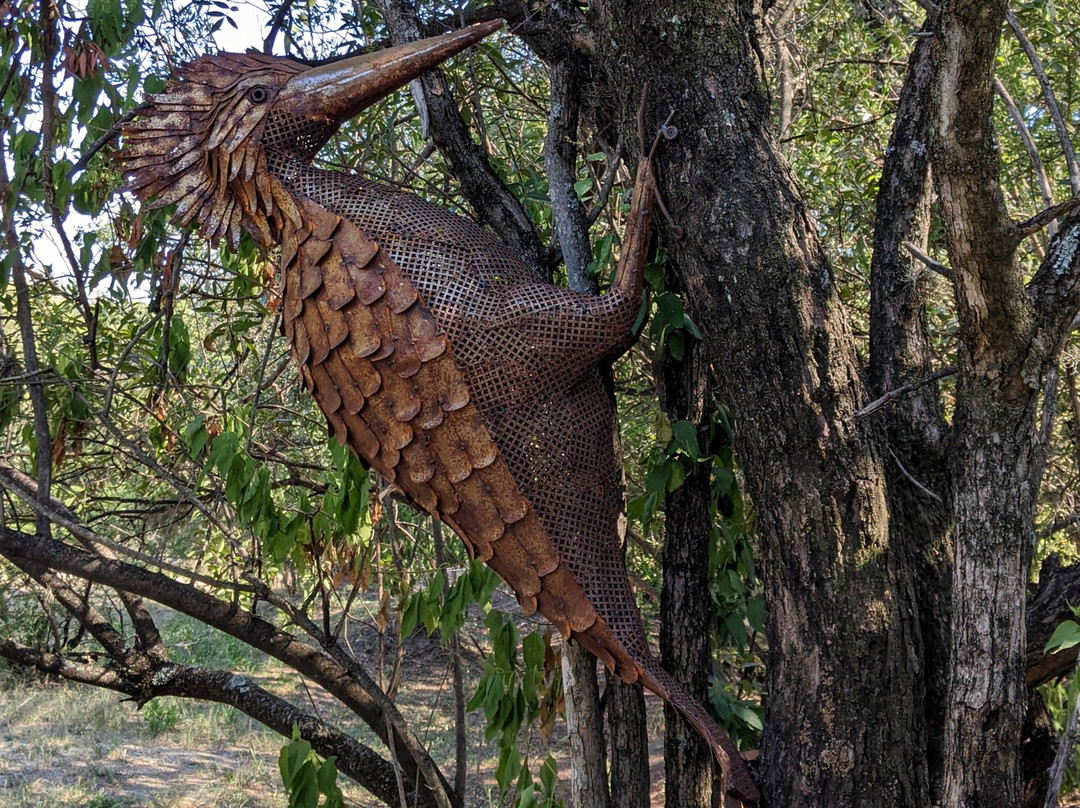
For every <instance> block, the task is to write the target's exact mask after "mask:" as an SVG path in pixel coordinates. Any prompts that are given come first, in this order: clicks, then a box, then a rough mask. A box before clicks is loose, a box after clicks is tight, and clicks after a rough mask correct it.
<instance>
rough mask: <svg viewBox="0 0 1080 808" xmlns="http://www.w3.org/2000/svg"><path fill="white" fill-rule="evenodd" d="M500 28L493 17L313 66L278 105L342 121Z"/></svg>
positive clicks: (294, 81) (288, 86) (282, 95)
mask: <svg viewBox="0 0 1080 808" xmlns="http://www.w3.org/2000/svg"><path fill="white" fill-rule="evenodd" d="M500 27H502V22H501V21H500V20H491V21H490V22H482V23H477V24H476V25H471V26H469V27H468V28H462V29H461V30H459V31H454V32H453V33H450V34H444V35H442V36H436V37H430V38H429V39H420V40H417V41H416V42H410V43H409V44H407V45H399V46H398V47H396V48H387V49H386V50H381V51H375V52H373V53H365V54H363V55H361V56H354V57H353V58H351V59H343V60H342V61H340V62H332V63H330V64H328V65H322V66H321V67H313V68H312V69H311V70H306V71H304V72H303V73H300V74H298V75H297V76H295V77H294V78H292V79H290V80H289V82H288V84H286V85H285V86H284V87H283V88H282V90H281V93H280V94H279V95H278V97H277V100H276V102H275V106H277V105H281V106H284V107H285V108H286V109H290V110H292V111H294V112H295V113H297V114H300V115H303V116H304V117H305V118H308V117H310V118H321V119H323V120H331V121H335V122H337V123H343V122H345V121H347V120H349V119H350V118H352V117H354V116H355V115H357V114H358V113H359V112H360V111H361V110H363V109H365V108H367V107H369V106H371V105H372V104H374V103H375V102H376V101H378V100H380V99H381V98H385V97H386V96H388V95H389V94H390V93H392V92H393V91H394V90H396V89H398V88H399V87H401V86H403V85H405V84H408V83H409V82H410V81H412V80H413V79H415V78H416V77H417V76H420V75H422V74H423V73H426V72H427V71H428V70H431V69H432V68H433V67H436V66H437V65H438V64H440V63H441V62H443V61H445V60H446V59H449V58H450V57H451V56H453V55H454V54H455V53H458V52H460V51H463V50H465V48H467V47H469V46H470V45H474V44H476V43H477V42H479V41H480V40H481V39H483V38H484V37H486V36H487V35H488V34H490V33H492V32H493V31H496V30H498V29H499V28H500Z"/></svg>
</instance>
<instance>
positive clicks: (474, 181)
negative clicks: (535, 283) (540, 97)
mask: <svg viewBox="0 0 1080 808" xmlns="http://www.w3.org/2000/svg"><path fill="white" fill-rule="evenodd" d="M377 5H378V6H379V10H380V11H381V12H382V14H383V17H384V19H385V20H386V23H387V27H388V28H389V29H390V36H391V39H392V40H393V42H394V44H395V45H400V44H402V43H405V42H412V41H414V40H416V39H419V38H420V30H421V26H420V23H419V21H418V20H417V17H416V11H415V8H414V7H413V6H412V4H411V3H410V2H409V1H408V0H378V3H377ZM418 82H419V84H420V86H421V87H422V89H423V92H422V96H423V100H424V103H425V104H426V106H427V109H428V113H429V115H430V120H431V136H432V139H433V140H434V141H435V145H436V146H438V147H439V151H440V152H442V154H443V157H445V158H446V163H447V165H448V166H449V167H450V170H451V171H452V172H453V174H454V176H455V177H456V178H457V180H458V182H459V183H460V185H461V192H462V193H463V194H464V195H465V197H466V198H467V199H468V200H469V202H470V204H472V206H473V208H474V209H475V210H476V214H477V217H478V218H479V219H480V221H481V223H483V224H487V225H490V226H491V227H492V228H493V229H494V230H495V232H496V233H498V234H499V236H500V237H501V238H502V239H503V241H505V242H506V243H507V244H508V245H509V246H510V247H511V248H512V249H513V250H514V252H516V253H517V255H518V256H520V257H521V259H522V260H523V261H524V262H525V263H526V264H527V265H528V266H530V267H532V268H533V269H534V270H536V272H537V273H538V274H539V275H540V277H544V278H549V277H550V276H551V255H550V252H549V250H548V249H547V248H545V247H544V245H543V244H542V243H541V241H540V237H539V235H537V233H536V228H535V226H534V225H533V222H532V220H531V219H529V216H528V214H527V213H526V212H525V208H524V207H522V205H521V203H520V202H519V201H518V200H517V198H516V197H515V196H514V195H513V194H512V193H510V191H509V189H508V188H507V187H506V184H505V183H504V182H503V181H502V179H500V177H499V176H498V175H497V174H496V173H495V171H494V169H493V168H492V167H491V164H490V163H489V162H488V160H487V159H486V158H485V156H484V154H483V152H482V151H481V149H480V147H478V146H477V145H476V143H474V142H473V140H472V137H471V136H470V134H469V130H468V127H467V126H466V124H465V122H464V120H462V117H461V114H460V113H459V112H458V108H457V103H456V102H455V101H454V96H453V94H452V93H451V92H450V87H449V85H448V84H447V83H446V79H445V78H444V77H443V73H442V71H441V70H432V71H430V72H428V73H426V74H424V76H422V77H421V78H420V79H418Z"/></svg>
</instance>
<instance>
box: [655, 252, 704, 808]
mask: <svg viewBox="0 0 1080 808" xmlns="http://www.w3.org/2000/svg"><path fill="white" fill-rule="evenodd" d="M669 269H670V267H669ZM669 274H670V273H669ZM675 280H676V278H675V277H672V281H675ZM676 288H677V287H673V288H672V290H673V291H674V290H675V289H676ZM688 342H689V345H687V346H686V348H685V353H684V356H683V359H682V361H676V360H675V359H674V358H672V357H671V356H670V354H668V355H667V356H665V357H664V361H663V362H662V365H661V374H662V379H661V383H662V395H661V404H662V406H663V407H664V410H665V412H666V413H667V416H668V418H670V419H671V420H672V421H677V420H683V419H685V420H689V421H692V422H693V423H695V424H701V425H703V426H700V427H699V428H698V434H697V439H698V446H699V447H700V449H701V452H702V454H703V455H709V454H712V451H713V449H712V442H711V440H710V437H709V416H710V415H711V412H710V410H711V408H712V403H713V401H712V396H711V394H710V391H709V389H708V386H709V365H708V362H707V360H706V358H705V352H704V349H703V346H702V345H701V344H700V343H697V342H694V341H691V340H688ZM711 497H712V472H711V467H710V465H709V464H708V463H699V464H698V465H697V466H696V468H695V469H694V472H693V473H692V474H689V475H687V477H686V479H685V480H684V481H683V484H682V486H680V487H679V488H678V489H676V490H675V491H672V492H671V493H669V494H668V495H667V497H666V499H665V503H664V514H665V522H664V557H663V567H664V585H663V590H662V592H661V600H660V659H661V661H662V662H663V663H664V667H665V668H667V669H668V670H669V671H671V672H672V674H673V675H674V676H675V678H676V679H678V680H679V681H680V682H682V684H684V685H686V688H687V690H688V691H689V693H690V694H691V695H692V696H694V697H695V698H697V699H699V700H700V701H701V702H702V703H708V690H709V671H710V669H711V666H712V654H711V650H712V649H711V646H710V642H709V639H710V638H709V634H710V632H709V617H710V612H711V605H712V604H711V601H710V598H709V565H708V563H707V559H708V558H709V541H710V537H711V530H712V524H711V522H712V509H711V507H710V499H711ZM712 790H713V789H712V754H711V752H710V751H709V747H708V746H707V745H706V744H705V742H704V741H702V740H701V738H700V736H698V734H697V733H696V732H695V731H694V730H693V728H692V727H690V726H689V725H688V724H687V723H686V722H685V721H683V719H682V718H681V717H680V716H679V714H678V713H677V712H676V711H675V710H673V709H670V708H669V707H666V706H665V708H664V804H665V805H666V806H667V808H709V806H710V805H711V804H712Z"/></svg>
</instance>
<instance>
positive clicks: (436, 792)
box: [0, 527, 453, 808]
mask: <svg viewBox="0 0 1080 808" xmlns="http://www.w3.org/2000/svg"><path fill="white" fill-rule="evenodd" d="M0 555H4V556H5V557H7V558H8V559H9V560H11V561H12V562H15V561H16V560H19V561H29V562H32V563H37V564H42V565H47V566H48V567H50V568H51V569H53V570H56V571H57V572H64V573H68V574H70V575H75V576H77V577H79V578H82V579H84V580H87V581H93V582H95V583H99V584H104V585H106V586H110V587H113V588H114V589H118V590H126V591H128V592H132V593H134V594H138V595H141V596H142V597H145V598H148V599H150V600H153V601H156V602H157V603H161V604H162V605H165V606H168V607H170V608H172V609H175V610H176V611H178V612H181V613H183V614H186V615H188V616H190V617H193V618H195V619H196V620H199V621H200V622H202V623H205V624H207V625H209V626H212V627H213V628H216V629H218V630H219V631H223V632H225V633H226V634H229V635H231V636H233V637H236V638H237V639H239V640H242V641H243V642H245V643H247V644H248V645H250V646H252V647H253V648H257V649H258V650H260V651H263V652H264V653H266V654H269V655H270V656H272V657H274V658H275V659H277V660H280V661H281V662H284V663H285V664H286V665H288V666H289V667H291V668H293V669H294V670H296V671H297V672H298V673H300V674H302V675H303V676H306V677H308V678H309V679H311V680H312V681H314V682H316V683H318V684H319V685H320V686H321V687H322V688H323V689H325V690H326V691H327V692H329V693H330V694H331V695H333V696H334V697H335V698H337V699H338V700H339V701H340V702H341V703H342V704H344V705H345V706H347V707H348V708H349V709H350V710H352V711H353V712H354V713H356V715H357V716H359V717H360V718H361V719H362V720H363V721H364V723H366V724H367V725H368V726H369V727H371V728H372V730H374V731H375V733H376V734H377V735H378V736H379V737H380V738H382V739H383V741H384V742H386V741H387V740H388V736H387V734H386V725H385V721H386V717H387V715H389V716H390V718H391V720H392V721H393V723H394V727H395V738H396V740H397V741H398V743H397V748H396V750H395V751H396V753H397V754H398V755H399V756H400V758H401V760H402V764H403V765H404V766H406V771H407V773H408V774H409V776H410V777H414V776H420V772H419V768H420V765H419V761H417V759H416V758H417V757H420V758H421V759H422V761H423V767H424V770H425V771H426V772H428V773H430V772H432V771H434V772H435V773H438V768H437V767H436V766H435V763H434V761H432V760H431V758H430V756H429V755H428V754H427V752H426V750H425V749H424V747H423V745H422V744H421V743H420V741H419V740H418V739H417V738H416V737H415V736H414V735H413V734H412V733H411V732H410V731H409V730H408V728H407V726H406V725H405V722H404V720H403V719H402V718H401V716H400V714H398V712H397V710H396V708H393V710H392V711H388V710H387V709H386V704H387V703H388V700H387V699H386V695H385V694H384V693H383V692H382V691H381V690H380V689H379V688H378V686H377V685H376V684H375V683H374V681H373V680H372V679H371V677H370V676H368V675H367V674H366V672H364V671H363V669H362V668H360V667H359V666H358V665H357V664H356V663H355V661H352V663H351V665H350V667H345V666H344V665H342V664H341V662H340V661H338V660H337V659H332V658H331V657H330V656H328V655H327V654H325V653H322V652H320V651H319V650H318V649H316V648H313V647H312V646H311V645H309V644H308V643H305V642H303V641H301V640H299V639H297V638H296V637H295V636H293V635H292V634H289V633H288V632H285V631H281V630H280V629H278V628H277V627H276V626H274V625H273V624H272V623H270V622H268V621H266V620H263V619H262V618H261V617H258V616H257V615H254V614H250V613H248V612H244V611H241V610H239V609H237V607H236V604H235V603H232V602H227V601H223V600H219V599H217V598H215V597H212V596H211V595H208V594H206V593H204V592H201V591H199V590H197V589H195V588H194V587H192V586H191V585H189V584H182V583H179V582H178V581H175V580H173V579H172V578H169V577H168V576H165V575H162V574H160V573H155V572H149V571H147V570H144V569H142V568H140V567H136V566H134V565H131V564H126V563H123V562H119V561H113V560H110V559H104V558H100V557H97V556H94V555H92V554H90V553H88V552H86V551H84V550H79V549H77V548H75V547H72V546H70V545H67V544H64V543H63V542H59V541H56V540H54V539H47V538H45V537H43V536H31V535H29V534H26V533H20V532H17V531H14V530H11V529H9V528H3V527H0ZM361 672H362V674H363V675H362V676H361V675H359V674H360V673H361ZM390 706H391V707H392V705H390ZM402 736H407V737H408V739H409V740H408V743H403V742H402ZM420 779H421V780H422V781H423V783H424V786H425V791H424V798H425V801H427V797H428V795H430V804H433V805H436V806H438V808H453V800H452V799H451V797H450V796H449V794H448V788H447V786H446V784H445V781H444V780H443V778H442V777H441V774H440V775H438V776H437V777H434V778H433V779H432V778H431V777H429V776H428V775H427V774H425V775H424V776H422V777H421V778H420Z"/></svg>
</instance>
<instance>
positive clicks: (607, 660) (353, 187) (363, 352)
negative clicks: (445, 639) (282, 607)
mask: <svg viewBox="0 0 1080 808" xmlns="http://www.w3.org/2000/svg"><path fill="white" fill-rule="evenodd" d="M498 27H499V23H498V22H492V23H483V24H480V25H476V26H473V27H471V28H467V29H463V30H461V31H457V32H454V33H451V34H447V35H445V36H441V37H435V38H432V39H428V40H421V41H418V42H415V43H412V44H409V45H404V46H400V47H396V48H390V49H387V50H383V51H378V52H374V53H370V54H365V55H362V56H358V57H355V58H351V59H347V60H343V61H339V62H334V63H331V64H329V65H324V66H320V67H314V68H311V67H308V66H306V65H303V64H301V63H299V62H296V61H293V60H290V59H287V58H279V57H273V56H264V55H260V54H255V53H249V54H245V55H235V54H220V55H217V56H210V57H204V58H201V59H198V60H196V61H194V62H192V63H190V64H188V65H186V66H184V67H182V68H180V69H179V71H178V72H177V74H176V76H175V77H174V78H173V79H172V80H171V81H170V82H169V83H168V84H167V86H166V88H165V90H164V92H162V93H160V94H157V95H153V96H150V97H149V98H148V99H147V100H146V102H145V103H144V104H143V105H142V107H141V108H140V110H139V114H138V117H137V118H136V119H135V120H134V122H131V123H128V124H126V125H125V127H124V129H123V138H124V144H123V149H122V150H121V151H120V152H119V153H118V155H117V161H118V164H119V166H120V168H121V170H122V171H123V172H124V174H125V175H126V176H127V178H128V187H129V188H130V189H131V190H132V191H133V192H134V193H135V194H136V195H137V196H138V197H139V198H140V199H142V200H148V201H151V203H152V204H153V205H154V206H158V207H160V206H165V205H170V204H175V205H176V213H175V216H174V221H175V222H176V223H177V224H178V225H179V226H181V227H187V226H194V225H197V226H198V228H199V232H200V233H201V235H202V236H204V237H206V238H207V239H209V240H210V241H212V242H217V241H220V240H221V239H225V240H226V241H227V243H228V244H229V245H230V246H232V247H233V248H235V247H236V246H237V243H238V240H239V236H240V228H242V227H243V228H246V229H247V230H248V231H249V232H250V233H251V234H252V236H253V237H254V238H255V239H256V241H258V243H259V244H260V245H261V246H262V247H263V248H264V249H267V250H270V249H271V248H274V247H278V246H280V249H281V260H280V268H281V280H282V283H283V325H282V328H283V331H284V333H285V336H286V338H287V339H288V340H289V343H290V346H291V350H292V354H293V356H294V358H295V360H296V363H297V365H298V366H299V369H300V374H301V376H302V378H303V381H304V384H305V385H306V386H307V389H308V390H309V391H310V392H311V393H312V395H314V397H315V399H316V401H317V402H318V404H319V407H320V408H321V409H322V411H323V413H324V414H325V416H326V418H327V421H328V422H329V425H330V428H331V430H332V431H333V433H334V434H335V435H336V436H337V438H338V439H339V440H340V441H341V442H343V443H347V444H348V445H349V446H350V447H352V449H353V450H354V451H355V452H356V453H357V455H359V456H360V458H361V459H363V460H364V461H365V462H366V463H367V464H369V465H370V466H371V467H372V468H374V469H376V470H377V471H378V472H379V473H380V474H381V475H382V476H383V477H384V478H385V479H387V480H389V481H390V482H392V483H394V484H395V485H396V486H397V487H398V488H399V489H400V490H401V491H402V492H403V493H404V494H405V496H406V497H408V499H409V500H410V501H411V502H413V503H414V504H415V505H416V506H417V507H418V508H421V509H423V510H424V511H426V512H428V513H430V514H433V515H435V516H437V517H438V518H439V519H441V520H443V521H444V522H445V523H446V524H448V525H450V526H451V527H452V528H453V529H454V530H455V531H456V532H457V534H458V535H459V536H460V537H461V538H462V540H463V541H464V542H465V544H466V546H467V548H468V550H469V552H470V553H471V554H473V555H474V556H478V557H479V558H481V559H482V560H484V561H486V562H487V563H488V564H489V565H490V566H491V567H492V568H493V569H494V570H495V571H496V572H497V573H498V574H499V575H500V576H501V577H502V578H503V579H504V580H505V581H506V582H507V583H508V584H509V585H510V586H511V587H512V588H513V590H514V592H515V593H516V595H517V597H518V600H519V601H520V603H521V607H522V609H523V611H524V612H525V613H526V614H531V613H533V612H535V611H537V610H539V611H540V612H541V613H542V614H543V615H544V616H545V617H546V618H547V619H548V620H550V621H551V622H552V623H553V624H554V625H555V626H557V627H558V629H559V630H560V631H561V632H562V633H563V635H564V636H566V637H570V638H573V639H575V640H576V641H578V642H580V643H581V644H582V645H583V646H585V647H586V648H588V649H589V650H590V651H591V652H592V653H594V654H595V655H596V656H597V657H599V658H600V659H601V660H602V661H603V662H604V664H605V665H606V666H607V667H608V668H609V669H611V670H614V671H615V672H616V673H618V674H619V675H620V676H621V677H622V678H623V679H624V680H626V681H628V682H635V681H637V682H641V683H642V684H643V685H645V686H646V687H648V688H649V689H651V690H652V691H654V692H655V693H657V694H658V695H660V696H661V697H663V698H664V699H666V700H668V701H670V702H671V703H672V704H673V705H674V706H675V707H676V708H677V709H678V710H679V711H680V712H681V713H682V714H683V715H684V716H685V717H686V718H687V719H688V720H689V721H690V723H691V724H692V725H693V726H694V727H695V728H696V729H697V730H698V731H699V732H700V733H701V735H702V736H703V737H705V739H706V740H707V741H708V742H709V744H710V746H711V748H712V749H713V751H714V753H715V755H716V758H717V760H718V762H719V763H720V765H721V768H722V769H723V771H724V774H725V780H726V783H727V786H728V788H729V790H730V791H732V792H733V793H734V794H735V795H737V796H738V797H740V798H741V799H743V800H746V801H754V800H756V799H757V797H758V793H757V789H756V788H755V786H754V783H753V780H752V779H751V778H750V776H749V774H748V772H747V771H746V768H745V766H744V764H743V762H742V760H741V758H740V757H739V755H738V753H737V751H736V750H735V747H734V746H733V745H732V743H731V741H730V740H729V739H728V738H727V736H726V735H724V733H723V732H722V731H721V730H720V728H719V727H718V726H717V725H716V724H715V723H714V722H713V721H712V719H711V718H710V717H709V716H708V714H707V713H706V712H705V711H704V709H703V708H702V707H701V705H699V704H698V703H697V702H696V701H694V699H692V698H690V697H689V696H688V694H687V693H686V691H685V690H684V689H683V688H682V687H681V686H680V685H678V684H677V683H676V682H675V681H674V680H673V679H672V678H671V676H670V675H669V674H668V673H667V672H666V671H665V670H664V669H663V668H662V667H661V666H660V664H659V663H658V662H657V661H656V660H655V659H654V658H653V657H652V656H651V655H650V653H649V649H648V643H647V641H646V638H645V633H644V630H643V628H642V624H641V618H640V615H639V614H638V612H637V608H636V606H635V604H634V599H633V596H632V594H631V591H630V587H629V585H628V582H627V577H626V570H625V567H624V565H623V561H622V554H621V552H620V548H619V543H618V533H617V526H616V522H617V519H618V517H619V513H620V511H621V507H622V501H621V500H622V494H621V486H620V480H619V466H618V461H617V458H616V457H615V453H614V447H613V445H612V437H611V436H612V425H613V423H614V412H613V409H612V406H611V403H610V399H609V397H608V395H607V394H606V393H605V391H604V388H603V384H602V377H601V374H600V371H599V370H598V366H599V365H600V363H601V362H603V361H608V360H610V359H612V358H613V357H615V356H616V355H618V354H620V353H621V352H622V351H624V350H626V349H627V348H628V347H629V345H630V343H631V340H632V338H631V329H632V325H633V323H634V320H635V319H636V316H637V314H638V310H639V307H640V304H641V296H642V274H643V270H644V265H645V261H646V250H647V248H648V242H649V236H650V216H651V209H652V201H653V197H654V193H655V190H654V179H653V173H652V165H651V162H650V159H649V156H648V155H647V154H645V152H644V149H643V154H642V160H641V163H640V165H639V168H638V176H637V180H636V183H635V187H634V197H633V205H632V209H631V212H630V218H629V223H628V225H627V232H626V236H625V238H624V239H623V249H622V255H621V259H620V261H619V266H618V269H617V272H616V277H615V282H614V285H613V287H612V288H611V290H610V291H609V292H607V293H606V294H604V295H602V296H590V295H583V294H578V293H575V292H572V291H570V290H567V289H562V288H558V287H555V286H552V285H550V284H548V283H546V282H544V280H543V279H542V278H540V277H538V276H537V274H536V273H535V272H534V271H533V270H531V269H530V268H529V267H527V266H526V265H525V264H524V263H523V262H522V261H521V260H520V259H518V258H517V257H516V256H515V255H514V254H513V253H512V252H511V251H510V250H509V249H508V248H507V247H506V245H505V244H503V243H502V242H501V241H499V240H498V239H497V238H496V237H494V236H493V235H491V234H490V233H488V232H486V231H484V230H482V229H481V228H479V227H477V226H476V225H475V224H474V223H472V222H470V221H468V220H466V219H463V218H461V217H459V216H455V215H453V214H451V213H449V212H447V211H445V210H444V209H442V208H440V207H439V206H437V205H433V204H431V203H428V202H425V201H423V200H421V199H418V198H416V197H414V196H411V195H409V194H406V193H403V192H400V191H398V190H395V189H392V188H388V187H385V186H382V185H378V184H375V183H372V182H369V181H368V180H366V179H364V178H362V177H360V176H357V175H353V174H347V173H343V172H335V171H324V170H319V169H316V168H314V167H313V166H312V165H311V161H312V158H313V157H314V155H315V153H316V152H317V151H318V150H319V149H320V148H321V147H322V146H323V145H324V144H325V143H326V142H327V141H328V140H329V139H330V137H331V136H332V135H333V134H334V132H336V131H337V129H338V127H339V126H340V125H341V124H342V123H343V122H344V121H347V120H349V119H350V118H352V117H353V116H355V115H356V114H358V113H359V112H360V111H361V110H362V109H364V108H365V107H367V106H369V105H370V104H372V103H374V102H375V101H377V100H379V99H381V98H383V97H385V96H386V95H388V94H389V93H390V92H392V91H394V90H396V89H397V88H399V87H401V86H402V85H404V84H406V83H407V82H408V81H410V80H411V79H413V78H415V77H417V76H419V75H421V74H422V73H423V72H425V71H427V70H430V69H431V68H433V67H435V66H436V65H437V64H439V63H440V62H442V61H443V60H445V59H447V58H448V57H450V56H452V55H453V54H455V53H457V52H459V51H461V50H463V49H464V48H466V47H468V46H470V45H472V44H474V43H476V42H478V41H479V40H480V39H482V38H483V37H485V36H486V35H488V34H489V33H491V32H492V31H494V30H495V29H497V28H498Z"/></svg>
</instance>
